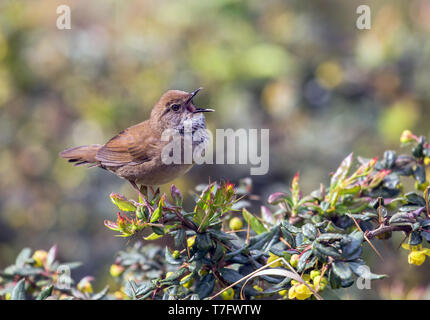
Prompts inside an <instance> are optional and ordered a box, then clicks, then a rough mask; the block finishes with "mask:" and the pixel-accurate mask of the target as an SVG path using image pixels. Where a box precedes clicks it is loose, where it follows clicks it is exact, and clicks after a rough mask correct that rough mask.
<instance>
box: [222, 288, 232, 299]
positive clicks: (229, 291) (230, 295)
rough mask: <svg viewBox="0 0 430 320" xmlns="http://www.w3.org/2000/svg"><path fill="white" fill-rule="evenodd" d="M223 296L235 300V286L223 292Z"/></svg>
mask: <svg viewBox="0 0 430 320" xmlns="http://www.w3.org/2000/svg"><path fill="white" fill-rule="evenodd" d="M221 298H222V299H223V300H233V298H234V290H233V288H229V289H228V290H226V291H224V292H223V293H221Z"/></svg>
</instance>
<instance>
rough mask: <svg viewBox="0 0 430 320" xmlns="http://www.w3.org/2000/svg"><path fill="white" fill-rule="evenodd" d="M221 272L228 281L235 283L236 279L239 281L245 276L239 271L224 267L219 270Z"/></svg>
mask: <svg viewBox="0 0 430 320" xmlns="http://www.w3.org/2000/svg"><path fill="white" fill-rule="evenodd" d="M219 272H220V274H221V276H222V277H223V279H224V280H226V281H227V282H228V283H235V282H236V281H239V280H240V279H242V278H243V277H244V276H242V275H241V274H240V273H239V272H237V271H235V270H233V269H228V268H222V269H220V270H219Z"/></svg>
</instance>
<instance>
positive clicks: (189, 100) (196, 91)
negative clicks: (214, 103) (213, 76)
mask: <svg viewBox="0 0 430 320" xmlns="http://www.w3.org/2000/svg"><path fill="white" fill-rule="evenodd" d="M202 89H203V88H201V87H200V88H198V89H197V90H194V91H193V92H191V93H190V97H189V98H188V100H187V104H188V103H190V102H191V101H192V100H193V98H194V97H195V95H196V94H197V93H199V91H200V90H202Z"/></svg>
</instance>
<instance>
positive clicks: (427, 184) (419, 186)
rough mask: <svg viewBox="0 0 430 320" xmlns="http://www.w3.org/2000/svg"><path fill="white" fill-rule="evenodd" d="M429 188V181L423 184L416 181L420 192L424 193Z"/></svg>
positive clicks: (416, 187) (416, 186)
mask: <svg viewBox="0 0 430 320" xmlns="http://www.w3.org/2000/svg"><path fill="white" fill-rule="evenodd" d="M428 186H429V182H428V181H424V182H423V183H419V182H418V181H415V189H417V190H419V191H424V190H425V189H426V188H427V187H428Z"/></svg>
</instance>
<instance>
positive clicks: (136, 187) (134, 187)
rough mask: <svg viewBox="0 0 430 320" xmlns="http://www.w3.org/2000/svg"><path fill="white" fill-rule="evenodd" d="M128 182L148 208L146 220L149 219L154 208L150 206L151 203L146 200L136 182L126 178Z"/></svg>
mask: <svg viewBox="0 0 430 320" xmlns="http://www.w3.org/2000/svg"><path fill="white" fill-rule="evenodd" d="M128 182H130V184H131V186H132V187H133V189H135V190H136V191H137V192H138V193H139V195H140V197H141V198H142V201H143V203H144V204H145V206H146V207H147V208H148V211H149V217H148V221H149V220H150V219H151V216H152V213H153V212H154V209H153V208H152V207H151V204H150V203H149V202H148V200H147V199H146V196H145V195H144V194H143V193H142V191H141V190H140V189H139V187H138V186H137V184H136V182H134V181H131V180H128Z"/></svg>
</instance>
